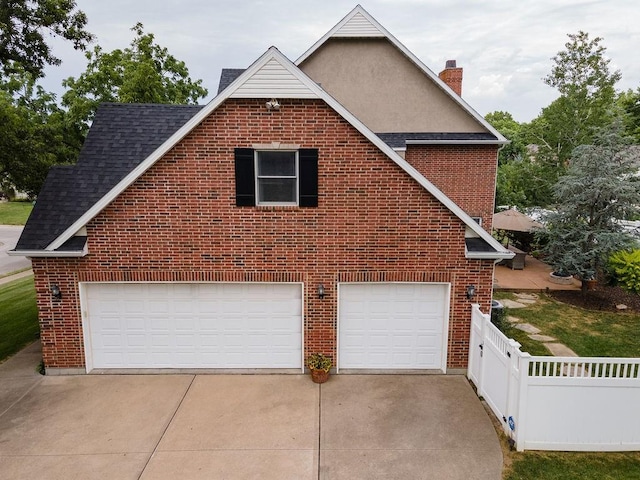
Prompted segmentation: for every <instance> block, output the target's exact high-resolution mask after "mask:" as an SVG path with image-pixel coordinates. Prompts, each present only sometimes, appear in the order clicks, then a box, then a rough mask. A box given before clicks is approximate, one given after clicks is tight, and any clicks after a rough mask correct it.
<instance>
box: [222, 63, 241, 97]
mask: <svg viewBox="0 0 640 480" xmlns="http://www.w3.org/2000/svg"><path fill="white" fill-rule="evenodd" d="M244 70H245V69H244V68H223V69H222V72H221V73H220V83H219V84H218V93H220V92H221V91H223V90H224V89H225V88H227V87H228V86H229V85H231V84H232V83H233V81H234V80H235V79H236V78H238V77H239V76H240V75H242V73H243V72H244Z"/></svg>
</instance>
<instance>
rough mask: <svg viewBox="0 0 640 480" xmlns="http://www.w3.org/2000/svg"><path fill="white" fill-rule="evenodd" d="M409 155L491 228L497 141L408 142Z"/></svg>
mask: <svg viewBox="0 0 640 480" xmlns="http://www.w3.org/2000/svg"><path fill="white" fill-rule="evenodd" d="M405 159H406V160H407V162H409V163H410V164H411V165H413V167H414V168H415V169H416V170H418V171H419V172H420V173H422V174H423V175H424V176H425V177H426V178H427V179H428V180H429V181H430V182H431V183H433V184H434V185H435V186H436V187H438V188H439V189H440V190H442V191H443V192H444V193H445V194H446V195H447V196H448V197H449V198H450V199H452V200H453V201H454V202H456V203H457V204H458V206H459V207H460V208H462V209H463V210H464V211H465V212H467V214H469V215H471V216H472V217H482V226H483V227H484V228H485V230H488V231H491V223H492V221H493V210H494V203H495V193H496V173H497V168H498V147H497V146H496V145H468V146H467V145H408V146H407V151H406V153H405Z"/></svg>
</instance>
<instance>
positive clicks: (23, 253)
mask: <svg viewBox="0 0 640 480" xmlns="http://www.w3.org/2000/svg"><path fill="white" fill-rule="evenodd" d="M87 253H88V250H87V249H86V248H85V249H84V250H82V251H77V250H75V251H69V252H64V251H63V252H57V251H49V250H9V251H8V252H7V255H9V256H11V257H32V258H33V257H65V258H70V257H84V256H86V255H87Z"/></svg>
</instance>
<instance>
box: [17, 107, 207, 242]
mask: <svg viewBox="0 0 640 480" xmlns="http://www.w3.org/2000/svg"><path fill="white" fill-rule="evenodd" d="M202 108H203V107H202V106H200V105H149V104H123V103H120V104H117V103H104V104H102V105H101V106H100V108H98V111H97V112H96V116H95V119H94V121H93V125H92V126H91V129H90V130H89V133H88V135H87V138H86V140H85V142H84V145H83V147H82V150H81V152H80V156H79V158H78V162H77V163H76V165H65V166H54V167H52V168H51V169H50V171H49V175H48V176H47V179H46V180H45V183H44V185H43V187H42V189H41V191H40V194H39V195H38V200H37V202H36V204H35V207H34V209H33V211H32V212H31V215H30V216H29V221H28V222H27V224H26V225H25V227H24V230H23V231H22V235H21V236H20V239H19V241H18V244H17V245H16V250H18V251H20V250H29V251H35V250H45V249H46V247H47V246H48V245H49V244H50V243H52V242H53V241H54V240H56V239H57V238H58V236H60V235H61V234H62V233H63V232H64V231H65V230H66V229H67V228H69V226H70V225H72V224H73V223H74V222H75V221H76V220H77V219H78V218H80V217H81V216H82V214H83V213H85V212H86V211H87V210H89V209H90V208H91V207H92V206H93V205H94V204H95V203H96V202H98V201H99V200H100V199H101V198H102V197H103V196H104V195H106V194H107V193H108V192H109V191H110V190H111V189H112V188H113V187H114V186H115V185H117V184H118V182H120V181H121V180H122V179H123V178H124V177H126V176H127V174H129V173H130V172H131V170H133V169H134V168H135V167H137V166H138V164H139V163H141V162H142V161H143V160H144V159H145V158H146V157H148V156H149V155H150V154H151V153H153V151H154V150H156V149H157V148H158V147H159V146H160V145H162V143H163V142H164V141H165V140H166V139H167V138H169V137H170V136H171V134H172V133H174V132H175V131H176V130H178V129H179V128H180V127H181V126H182V125H184V123H185V122H186V121H187V120H188V119H189V118H191V117H193V115H194V114H195V113H197V112H198V111H200V110H201V109H202Z"/></svg>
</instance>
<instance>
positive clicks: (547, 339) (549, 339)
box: [529, 333, 556, 343]
mask: <svg viewBox="0 0 640 480" xmlns="http://www.w3.org/2000/svg"><path fill="white" fill-rule="evenodd" d="M529 338H530V339H531V340H535V341H536V342H543V343H545V342H555V341H556V339H555V338H554V337H550V336H549V335H540V334H539V333H534V334H531V335H529Z"/></svg>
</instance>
